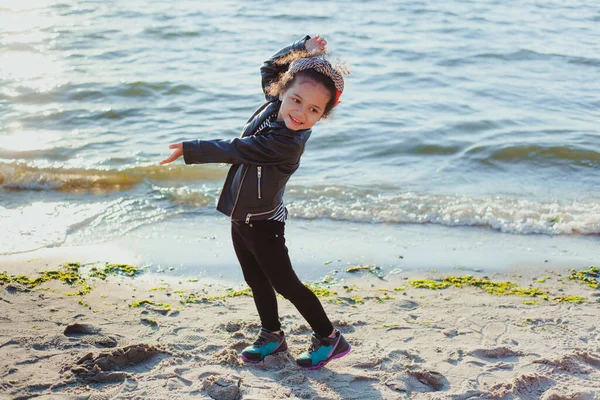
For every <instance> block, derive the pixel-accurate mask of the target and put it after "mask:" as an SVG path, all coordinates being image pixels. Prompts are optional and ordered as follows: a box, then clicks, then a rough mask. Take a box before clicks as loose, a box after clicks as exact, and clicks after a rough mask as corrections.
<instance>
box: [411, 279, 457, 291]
mask: <svg viewBox="0 0 600 400" xmlns="http://www.w3.org/2000/svg"><path fill="white" fill-rule="evenodd" d="M408 283H409V284H410V285H411V286H412V287H414V288H417V289H432V290H438V289H446V288H447V287H449V286H450V285H451V283H450V282H445V281H434V280H431V279H415V280H410V281H408Z"/></svg>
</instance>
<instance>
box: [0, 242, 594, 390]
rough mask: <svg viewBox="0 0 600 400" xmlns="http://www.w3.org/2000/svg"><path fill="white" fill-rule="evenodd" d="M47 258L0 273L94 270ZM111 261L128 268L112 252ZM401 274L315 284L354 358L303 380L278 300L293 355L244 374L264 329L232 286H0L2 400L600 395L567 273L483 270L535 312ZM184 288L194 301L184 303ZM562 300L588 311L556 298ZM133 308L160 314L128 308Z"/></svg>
mask: <svg viewBox="0 0 600 400" xmlns="http://www.w3.org/2000/svg"><path fill="white" fill-rule="evenodd" d="M52 254H54V255H51V253H38V257H36V258H34V259H31V258H30V259H27V257H31V256H30V255H29V256H28V255H23V256H12V257H3V258H1V259H0V272H1V271H6V272H7V273H8V275H18V274H22V273H26V274H28V275H30V276H31V277H35V276H37V273H38V272H39V271H42V270H47V269H57V268H59V265H60V264H61V263H64V262H73V261H81V262H84V263H85V262H86V261H89V260H86V259H85V258H86V257H85V254H84V253H83V252H76V251H75V252H74V251H71V252H66V253H64V252H63V253H52ZM105 257H106V260H107V261H110V262H129V261H126V260H123V259H119V255H116V254H105ZM94 265H95V266H97V267H98V268H101V267H102V266H103V265H105V264H98V263H96V264H94ZM92 266H93V265H91V264H88V265H85V267H82V270H83V271H86V270H88V269H89V268H91V267H92ZM578 267H580V268H581V269H584V268H587V266H578ZM411 274H412V275H411V276H408V275H407V274H402V273H400V274H396V275H393V276H389V277H385V278H384V279H379V278H378V277H376V276H374V275H373V274H370V273H368V272H358V273H357V274H356V275H353V276H356V277H355V278H354V280H346V281H344V282H342V283H336V281H335V278H336V277H335V276H334V277H333V278H334V279H333V281H332V282H331V284H330V285H329V286H328V285H322V288H324V289H327V288H329V289H330V290H332V291H334V292H336V293H337V294H336V295H335V296H331V297H322V298H321V299H322V301H323V303H324V305H325V308H326V310H327V312H328V314H329V316H330V318H331V319H332V320H333V321H334V323H335V325H336V326H337V327H338V328H339V329H340V330H341V331H342V333H343V334H344V335H345V337H346V338H347V340H348V342H349V343H350V344H351V345H352V352H351V353H350V354H349V355H347V356H345V357H343V358H341V359H338V360H334V361H332V362H331V363H330V364H328V365H327V366H326V367H324V368H322V369H321V370H317V371H305V370H302V369H301V368H299V367H298V366H297V365H296V363H295V361H294V356H295V355H298V354H299V353H301V352H302V351H304V350H306V348H307V347H308V344H309V341H310V340H309V335H310V330H309V328H308V327H307V325H306V323H305V322H304V320H303V319H302V318H301V316H300V315H299V314H298V313H297V312H296V310H295V309H294V308H293V307H292V306H291V305H290V304H289V302H287V300H284V299H281V300H280V311H281V318H282V321H283V328H284V330H285V331H286V333H287V335H288V336H287V340H288V345H289V347H290V354H286V355H284V354H280V355H276V356H272V357H267V359H266V360H265V361H264V362H263V363H262V364H259V365H248V364H244V363H243V362H242V361H241V359H240V358H239V353H240V352H241V349H243V348H244V347H245V346H247V345H249V344H251V343H252V342H253V341H254V339H255V337H256V335H257V333H258V330H259V328H260V327H259V325H258V324H257V320H258V319H257V316H256V311H255V308H254V303H253V301H252V298H251V297H248V296H234V297H224V298H218V297H219V296H223V295H224V294H226V293H228V292H227V289H228V288H227V287H226V286H227V285H219V284H214V283H212V284H210V285H207V284H206V283H205V282H202V281H198V282H189V281H188V280H184V279H181V280H179V279H177V278H169V279H163V280H159V279H157V278H156V275H151V274H146V275H144V274H142V275H141V276H138V277H135V278H130V277H124V276H109V277H108V278H107V279H106V280H99V279H90V280H89V281H88V282H89V283H90V284H91V285H92V286H93V289H92V290H91V292H90V293H88V294H85V295H75V296H67V295H65V292H73V291H76V286H77V285H74V286H70V285H66V284H63V283H61V282H58V281H50V282H46V283H44V284H42V285H40V286H38V287H36V288H27V287H26V286H25V285H20V284H15V283H4V284H2V285H1V286H0V304H1V307H2V309H1V313H0V321H1V325H0V326H1V328H0V379H1V381H0V397H2V398H9V399H28V398H57V399H70V398H72V399H102V400H105V399H210V398H213V399H231V400H234V399H246V400H249V399H288V398H290V399H299V398H302V399H404V398H406V399H546V400H551V399H552V400H559V399H582V400H584V399H585V400H587V399H599V398H600V331H599V330H598V321H599V320H600V302H599V301H598V300H599V299H600V297H599V296H600V289H597V288H592V287H589V286H586V285H583V284H581V283H578V282H575V281H570V280H568V279H566V277H567V276H568V275H569V271H566V270H551V271H548V270H546V271H544V272H543V273H539V272H538V273H537V274H531V273H529V274H530V275H527V276H518V275H515V274H514V272H513V273H506V274H504V275H503V274H494V275H490V276H487V278H489V279H490V280H493V281H502V280H510V281H515V282H518V283H519V284H520V285H521V286H522V287H524V288H530V287H538V288H541V290H543V291H545V292H547V293H548V294H549V300H548V301H546V300H539V304H537V305H534V304H524V301H528V300H531V299H530V298H523V297H520V296H516V295H508V296H495V295H492V294H488V293H486V292H484V291H483V290H482V289H480V288H476V287H463V288H457V287H449V288H446V289H441V290H431V289H422V288H415V287H413V286H412V285H411V284H410V283H409V280H411V279H431V278H438V279H439V278H441V277H442V275H441V274H439V273H435V272H431V271H428V272H421V273H414V272H413V273H411ZM415 274H416V275H415ZM345 275H350V274H348V273H345ZM444 275H448V274H447V273H444ZM479 276H482V275H481V274H480V275H479ZM538 280H539V282H538ZM235 289H240V287H236V288H235ZM394 289H396V290H394ZM229 293H231V292H229ZM191 294H195V296H196V299H197V303H186V304H183V303H181V300H182V299H186V298H187V299H188V300H189V299H190V297H189V296H190V295H191ZM324 294H326V293H324ZM210 296H216V298H211V297H210ZM562 296H580V297H583V298H584V299H585V300H586V302H584V303H579V304H577V303H571V302H561V301H559V300H558V299H555V298H557V297H562ZM142 300H149V301H152V302H154V304H148V303H146V304H142V305H141V306H139V307H131V304H132V302H134V301H142ZM159 303H163V304H169V305H170V306H171V309H170V310H167V309H165V307H164V306H161V305H159Z"/></svg>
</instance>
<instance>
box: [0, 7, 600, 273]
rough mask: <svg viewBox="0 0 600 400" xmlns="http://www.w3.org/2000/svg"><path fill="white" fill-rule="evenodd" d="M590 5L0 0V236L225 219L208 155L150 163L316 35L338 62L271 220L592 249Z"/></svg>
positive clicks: (19, 246) (595, 233) (126, 230)
mask: <svg viewBox="0 0 600 400" xmlns="http://www.w3.org/2000/svg"><path fill="white" fill-rule="evenodd" d="M599 23H600V13H599V11H598V9H597V7H595V5H594V3H593V2H586V1H583V0H572V1H544V2H542V1H533V0H527V1H499V0H487V1H457V0H452V1H447V2H421V1H411V2H408V1H384V0H375V1H369V2H361V1H334V2H326V3H323V2H316V1H301V2H294V3H290V4H287V3H282V2H277V1H265V0H261V1H257V2H247V1H239V0H238V1H222V2H221V1H220V2H187V1H181V2H174V3H173V2H169V3H160V2H150V1H135V0H134V1H130V0H128V1H124V0H103V1H85V2H84V1H75V0H65V1H49V0H35V1H33V0H32V1H26V0H23V1H11V0H2V1H0V254H4V255H8V254H15V253H23V252H29V251H32V250H35V249H40V248H45V247H60V246H81V245H88V244H95V243H102V242H108V241H115V240H119V239H120V238H123V237H126V236H127V235H135V234H136V232H138V233H139V232H160V234H161V235H163V237H164V238H173V237H175V236H177V235H178V234H180V232H185V235H184V236H185V237H186V238H188V239H190V240H194V239H198V240H202V238H203V237H205V236H206V237H211V235H212V233H211V229H213V226H214V225H215V224H222V227H220V228H218V229H221V230H223V232H221V231H219V232H220V234H222V235H225V236H226V235H227V232H226V231H227V225H228V222H227V218H226V217H224V216H223V217H219V214H218V213H217V212H216V211H215V204H216V201H217V199H218V196H219V192H220V190H221V187H222V183H223V180H224V177H225V175H226V173H227V167H226V166H221V165H194V166H185V165H183V162H182V161H181V160H179V161H177V162H175V163H173V164H170V165H167V166H160V165H159V164H158V163H159V161H160V160H162V159H164V158H166V157H167V156H168V155H169V154H170V152H169V149H168V145H169V144H170V143H177V142H181V141H183V140H189V139H215V138H234V137H237V136H239V134H240V131H241V128H242V126H243V124H244V122H245V121H246V119H247V118H248V117H249V116H250V115H251V114H252V112H253V111H254V110H255V109H256V108H257V107H258V106H260V105H261V103H262V101H263V100H264V97H263V95H262V92H261V87H260V74H259V68H260V66H261V64H262V61H263V60H265V59H267V58H268V57H269V56H270V55H271V54H273V53H274V52H275V51H277V50H279V49H280V48H282V47H283V46H286V45H288V44H290V43H292V42H294V41H295V40H298V39H299V38H301V37H303V36H304V35H305V34H311V35H314V34H317V33H319V34H321V35H322V36H324V37H325V38H326V39H327V40H328V42H329V49H330V52H331V55H330V56H331V59H332V60H333V61H334V62H338V61H340V62H346V63H347V65H348V67H349V68H350V70H351V74H350V75H349V76H348V77H347V79H346V89H345V92H344V94H343V96H342V98H341V100H342V103H341V105H340V106H339V107H338V108H337V109H336V110H335V111H334V113H333V115H332V116H331V117H330V118H329V119H328V120H326V121H323V122H321V123H319V124H317V125H316V126H315V128H314V129H313V134H312V136H311V139H310V140H309V142H308V145H307V147H306V152H305V154H304V156H303V158H302V163H301V167H300V169H299V170H298V172H297V173H296V174H295V175H294V176H293V178H292V179H291V180H290V182H289V184H288V187H287V190H286V194H285V202H286V205H287V207H288V210H289V213H290V221H298V222H297V223H299V224H300V225H301V226H304V227H307V229H314V232H321V231H323V230H322V229H321V231H319V228H318V227H320V226H327V227H332V228H331V229H333V230H334V231H338V232H343V231H344V230H346V229H348V230H358V231H360V230H361V229H364V230H365V231H369V232H372V230H373V227H375V228H377V227H380V228H381V229H384V228H385V229H386V230H388V231H389V230H391V231H389V232H388V231H386V232H388V233H386V234H384V233H382V237H381V240H382V241H384V240H385V238H386V237H389V234H390V232H393V231H394V230H395V231H396V232H404V233H405V234H406V232H407V230H408V231H410V229H413V228H414V227H416V228H417V229H418V230H419V235H421V236H422V237H427V236H428V234H427V232H428V230H429V232H431V236H436V235H439V232H440V231H439V229H443V232H444V236H445V237H448V238H450V239H451V238H452V237H453V236H454V235H456V236H457V237H458V236H460V235H463V234H464V232H468V231H469V230H470V232H471V233H467V234H466V235H467V237H473V238H476V237H477V235H478V234H479V232H484V233H483V234H485V235H486V238H487V239H486V240H490V241H495V240H497V241H498V242H502V241H504V240H510V241H515V242H524V243H526V242H527V241H532V240H537V239H534V238H544V240H551V239H552V238H562V239H564V238H568V240H569V241H571V243H578V244H579V245H580V248H581V249H583V250H582V252H583V253H585V249H589V253H588V259H590V262H591V263H593V262H594V261H596V262H597V261H600V260H598V259H595V260H594V257H595V256H596V255H598V254H599V253H598V252H599V250H598V249H599V248H600V246H599V245H600V240H599V237H600V190H599V189H600V169H599V167H600V135H599V132H600V131H599V128H598V127H599V122H600V112H599V110H600V95H599V93H600V79H599V77H600V28H599V26H600V25H599ZM327 224H333V225H327ZM192 227H195V228H194V229H192ZM311 227H312V228H311ZM361 227H362V228H361ZM411 227H412V228H411ZM328 229H329V228H328ZM436 229H437V230H436ZM465 229H466V230H467V231H465ZM376 231H377V230H375V232H376ZM381 232H383V230H381ZM333 233H335V232H333ZM392 234H393V233H392ZM138 236H139V235H138ZM196 236H197V238H195V237H196ZM355 236H356V235H355ZM139 237H140V238H141V237H143V235H141V236H139ZM358 237H359V236H358ZM351 238H352V237H351ZM140 240H141V239H140ZM223 240H225V239H223ZM469 240H470V239H469ZM474 240H475V239H474ZM559 240H561V239H559ZM321 243H323V241H321ZM315 245H316V246H318V243H316V244H315ZM346 246H351V247H353V248H359V249H360V248H361V241H360V240H358V243H354V244H352V243H350V244H346ZM166 251H167V250H165V252H166ZM187 251H189V252H191V254H193V251H194V249H193V247H191V248H190V247H188V248H187ZM307 251H308V252H310V251H311V250H310V249H307ZM315 251H316V250H315ZM364 251H365V254H368V249H367V247H366V245H365V246H364ZM190 262H191V261H190ZM366 262H368V260H366ZM192 264H194V263H192ZM234 264H235V262H234V260H233V259H232V262H231V267H232V268H233V267H235V265H234ZM194 265H195V268H197V269H199V270H201V269H203V268H204V267H203V264H202V260H197V261H195V264H194ZM228 265H229V264H228Z"/></svg>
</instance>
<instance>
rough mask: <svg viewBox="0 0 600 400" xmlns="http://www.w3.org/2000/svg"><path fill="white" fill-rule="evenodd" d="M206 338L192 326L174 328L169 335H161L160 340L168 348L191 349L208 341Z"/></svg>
mask: <svg viewBox="0 0 600 400" xmlns="http://www.w3.org/2000/svg"><path fill="white" fill-rule="evenodd" d="M206 340H207V339H206V338H205V337H203V336H201V335H200V334H199V333H198V331H196V330H195V329H190V328H177V329H174V330H173V331H172V332H171V333H170V334H169V335H165V336H164V337H161V338H160V339H159V341H160V342H161V343H164V344H165V346H166V348H167V349H170V350H180V351H189V350H194V349H198V348H199V347H201V346H202V345H204V344H205V343H206Z"/></svg>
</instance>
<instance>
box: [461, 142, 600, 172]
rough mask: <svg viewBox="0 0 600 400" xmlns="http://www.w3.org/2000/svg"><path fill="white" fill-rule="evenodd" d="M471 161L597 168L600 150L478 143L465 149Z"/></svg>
mask: <svg viewBox="0 0 600 400" xmlns="http://www.w3.org/2000/svg"><path fill="white" fill-rule="evenodd" d="M465 156H466V157H467V158H469V159H470V160H472V161H478V162H482V163H485V164H489V163H494V162H502V163H506V162H510V163H515V162H518V163H527V164H538V165H539V164H547V165H559V164H565V163H567V164H568V165H569V166H570V167H572V166H579V167H586V168H598V165H600V152H599V151H596V150H593V149H589V148H583V147H576V146H558V145H557V146H552V145H546V146H544V145H530V144H523V145H504V144H503V145H479V146H475V147H472V148H471V149H469V150H468V151H466V154H465Z"/></svg>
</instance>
